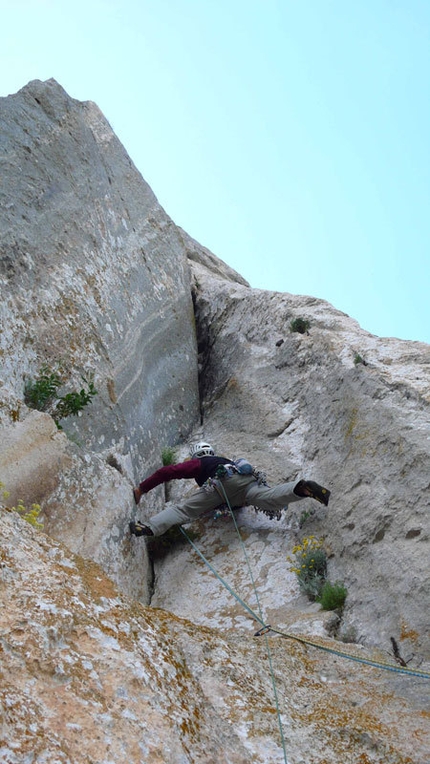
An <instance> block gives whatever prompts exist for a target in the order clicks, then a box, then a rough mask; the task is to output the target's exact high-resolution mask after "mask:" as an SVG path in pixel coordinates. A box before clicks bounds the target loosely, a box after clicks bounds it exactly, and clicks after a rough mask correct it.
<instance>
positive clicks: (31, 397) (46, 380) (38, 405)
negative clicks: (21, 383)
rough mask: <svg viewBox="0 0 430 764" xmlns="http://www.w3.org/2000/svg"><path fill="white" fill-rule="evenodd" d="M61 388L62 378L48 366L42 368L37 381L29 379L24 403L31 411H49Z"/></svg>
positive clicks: (25, 389)
mask: <svg viewBox="0 0 430 764" xmlns="http://www.w3.org/2000/svg"><path fill="white" fill-rule="evenodd" d="M60 386H61V377H60V375H59V374H58V372H56V371H52V370H50V369H49V368H48V366H42V368H41V369H40V371H39V374H38V376H37V377H36V379H29V380H27V382H26V383H25V387H24V401H25V402H26V404H27V406H28V407H29V408H31V409H37V411H47V410H48V409H49V407H50V406H51V405H52V403H53V401H54V399H55V398H56V395H57V390H58V388H59V387H60Z"/></svg>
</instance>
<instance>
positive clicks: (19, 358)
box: [0, 80, 198, 471]
mask: <svg viewBox="0 0 430 764" xmlns="http://www.w3.org/2000/svg"><path fill="white" fill-rule="evenodd" d="M0 130H1V152H2V187H1V190H0V209H1V221H0V266H1V271H0V276H1V279H2V280H1V288H2V335H1V343H2V345H1V347H2V366H3V369H2V372H3V373H2V383H3V385H2V390H1V403H2V407H1V415H2V419H3V421H6V422H7V421H8V420H9V419H10V417H11V416H12V415H14V416H15V417H16V416H17V415H18V414H19V408H20V407H21V406H22V393H23V384H24V383H23V378H24V376H25V375H29V376H33V377H34V376H35V375H36V374H37V373H38V371H39V368H40V366H41V365H42V363H45V364H47V365H48V366H49V367H52V366H54V365H55V364H57V363H58V362H61V363H62V365H63V367H64V368H65V369H66V372H67V376H69V377H70V380H71V382H72V383H74V385H75V387H78V388H79V386H82V381H81V374H85V375H91V374H93V375H94V379H95V385H96V387H97V389H98V391H99V394H98V396H97V397H96V398H95V399H94V402H93V404H92V406H91V409H89V410H88V413H85V414H84V416H83V417H82V419H81V421H80V423H79V428H74V427H73V425H70V424H69V422H68V421H67V422H66V423H64V426H65V429H66V431H68V430H70V429H72V430H73V429H74V430H75V431H77V432H79V439H80V440H81V441H83V442H84V445H85V447H86V448H87V449H88V448H91V450H93V451H95V450H96V451H97V450H105V449H106V448H108V447H111V446H112V444H116V443H118V442H119V441H120V440H121V438H124V433H127V442H126V443H125V444H124V449H125V452H126V453H129V454H131V457H132V460H133V464H134V466H135V468H136V469H137V470H138V471H140V470H141V469H142V466H143V464H145V463H146V462H147V461H148V460H150V459H152V458H153V454H154V453H158V452H159V451H160V444H161V445H168V444H170V443H172V442H176V440H178V439H180V438H181V437H184V436H185V435H186V434H187V432H188V430H189V429H190V425H191V424H192V423H194V421H195V419H196V417H197V415H198V391H197V367H196V353H195V331H194V318H193V310H192V301H191V295H190V287H189V271H188V267H187V260H186V253H185V247H184V243H183V240H182V234H181V232H180V230H179V229H177V228H176V226H175V225H174V224H173V223H172V221H171V220H170V218H169V217H168V216H167V215H166V213H165V212H164V210H163V209H162V208H161V207H160V205H159V204H158V202H157V200H156V198H155V196H154V194H153V193H152V191H151V189H150V188H149V186H148V185H147V184H146V183H145V181H144V180H143V179H142V177H141V175H140V174H139V173H138V171H137V170H136V168H135V167H134V165H133V163H132V162H131V160H130V158H129V157H128V155H127V153H126V152H125V150H124V149H123V147H122V146H121V144H120V142H119V141H118V139H117V138H116V136H115V135H114V133H113V132H112V129H111V127H110V125H109V124H108V122H107V121H106V119H105V118H104V117H103V115H102V114H101V112H100V111H99V109H98V108H97V106H95V104H93V103H91V102H88V103H80V102H78V101H75V100H73V99H72V98H70V97H69V96H68V95H67V93H65V91H64V90H63V89H62V88H61V87H60V86H59V85H58V84H57V83H56V82H55V81H54V80H49V81H48V82H43V83H42V82H39V81H34V82H31V83H30V84H29V85H27V86H26V87H25V88H23V89H22V90H20V91H19V93H17V94H16V95H12V96H9V97H8V98H3V99H1V101H0ZM17 412H18V414H17ZM154 422H157V427H156V428H154Z"/></svg>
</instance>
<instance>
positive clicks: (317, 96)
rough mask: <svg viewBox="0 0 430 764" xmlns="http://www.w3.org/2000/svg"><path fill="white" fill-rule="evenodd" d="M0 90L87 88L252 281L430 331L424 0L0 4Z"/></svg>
mask: <svg viewBox="0 0 430 764" xmlns="http://www.w3.org/2000/svg"><path fill="white" fill-rule="evenodd" d="M0 18H1V26H2V33H1V45H0V96H7V95H9V94H10V93H15V92H16V91H17V90H19V89H20V88H21V87H23V86H24V85H26V84H27V83H28V82H29V81H30V80H33V79H40V80H46V79H49V78H51V77H53V78H54V79H56V80H57V81H58V82H59V84H60V85H62V86H63V87H64V88H65V90H66V91H67V92H68V93H69V95H70V96H72V97H73V98H76V99H78V100H91V101H94V102H95V103H96V104H97V105H98V106H99V107H100V109H101V110H102V111H103V113H104V115H105V117H106V118H107V119H108V120H109V122H110V124H111V125H112V128H113V129H114V131H115V132H116V134H117V135H118V137H119V139H120V140H121V142H122V143H123V145H124V146H125V148H126V150H127V152H128V153H129V155H130V157H131V159H132V160H133V162H134V163H135V164H136V166H137V168H138V169H139V171H140V172H141V174H142V175H143V177H144V178H145V180H146V181H147V182H148V183H149V185H150V186H151V188H152V190H153V191H154V193H155V195H156V196H157V198H158V200H159V201H160V203H161V204H162V206H163V207H164V208H165V210H166V212H167V213H168V214H169V215H170V216H171V217H172V219H173V220H174V222H175V223H177V224H178V225H180V226H181V227H182V228H184V229H185V230H186V231H187V232H188V233H189V234H190V235H191V236H193V237H194V238H195V239H197V240H198V241H199V242H200V243H201V244H203V245H204V246H206V247H208V248H209V249H210V250H211V251H212V252H214V254H216V255H217V256H218V257H220V258H222V259H223V260H224V261H225V262H226V263H228V264H229V265H230V266H232V267H233V268H235V269H236V270H237V271H239V273H241V274H242V276H244V277H245V278H246V279H247V280H248V281H249V282H250V284H251V286H253V287H258V288H263V289H270V290H276V291H281V292H291V293H293V294H307V295H313V296H316V297H321V298H323V299H325V300H328V301H329V302H330V303H332V305H334V306H335V307H336V308H338V309H339V310H342V311H344V312H345V313H347V314H348V315H350V316H352V317H353V318H355V319H356V320H357V321H358V322H359V323H360V325H361V326H362V327H363V329H366V330H367V331H370V332H371V333H372V334H376V335H378V336H381V337H382V336H393V337H400V338H402V339H408V340H421V341H424V342H428V343H430V297H429V296H430V208H429V199H430V0H86V2H83V1H82V0H74V2H66V1H64V2H63V0H13V2H12V0H0Z"/></svg>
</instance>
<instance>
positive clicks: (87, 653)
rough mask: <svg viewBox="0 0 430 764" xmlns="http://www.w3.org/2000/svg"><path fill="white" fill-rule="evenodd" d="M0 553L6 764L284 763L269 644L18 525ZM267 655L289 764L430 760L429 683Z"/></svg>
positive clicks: (285, 648) (309, 657)
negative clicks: (169, 607) (177, 607)
mask: <svg viewBox="0 0 430 764" xmlns="http://www.w3.org/2000/svg"><path fill="white" fill-rule="evenodd" d="M0 546H1V567H0V582H1V592H2V597H3V599H4V602H7V604H8V606H7V607H2V608H1V611H0V623H1V634H2V638H1V657H2V661H1V664H2V677H1V679H2V681H1V685H0V700H1V707H2V712H3V716H2V739H1V742H0V752H1V760H2V761H3V762H5V764H21V763H22V762H26V761H40V762H41V761H43V762H45V763H46V764H54V762H55V763H57V762H76V764H77V762H79V763H80V762H88V764H89V762H95V761H97V762H113V761H115V762H120V761H129V762H148V763H149V762H151V763H152V762H154V763H155V762H159V763H160V764H162V763H163V762H166V764H167V762H169V764H171V762H177V763H178V764H179V762H195V763H196V764H197V762H198V763H199V764H200V763H201V762H202V763H204V764H219V762H223V764H224V763H225V764H242V762H243V764H245V762H249V761H252V762H255V764H267V763H268V762H270V764H281V763H282V762H283V761H284V760H285V759H284V756H283V752H282V744H281V736H280V730H279V726H278V717H277V713H276V707H275V702H274V695H273V687H272V684H271V677H270V672H269V670H268V664H267V654H266V646H265V641H264V638H263V639H262V640H259V639H254V640H253V639H252V638H249V636H247V637H243V636H240V634H237V632H231V631H219V630H217V629H205V628H203V627H196V626H195V625H194V624H192V623H190V622H189V621H186V620H183V619H179V618H174V617H172V616H171V615H169V614H168V613H166V612H164V611H162V610H154V609H152V608H150V609H148V608H144V607H142V606H141V605H139V604H137V603H136V602H135V601H133V600H130V599H127V598H125V597H124V596H122V595H121V594H120V593H119V592H118V591H117V590H116V589H115V587H114V586H113V584H112V583H111V582H110V581H109V580H108V579H107V578H106V577H105V575H104V573H103V571H102V570H101V569H100V568H98V567H97V566H96V565H95V564H93V563H90V562H87V561H84V560H83V559H82V558H79V557H73V556H72V555H71V554H70V553H69V552H68V550H67V549H66V548H65V547H64V546H63V545H60V544H59V543H56V542H53V541H52V540H50V539H49V538H48V537H47V536H45V535H44V534H42V533H40V532H37V531H34V530H33V529H32V528H31V527H30V526H29V525H28V523H25V521H23V520H21V519H20V518H18V516H17V515H16V514H15V513H12V514H8V513H2V514H0ZM270 642H271V654H272V660H273V664H274V666H275V681H276V684H277V691H278V703H279V709H280V713H281V719H282V725H283V734H284V737H285V748H286V753H287V757H288V762H290V763H291V764H309V762H312V764H325V763H326V762H342V763H343V764H344V763H345V764H357V762H358V761H362V762H369V763H370V762H371V763H372V764H376V763H377V764H425V763H426V762H427V761H428V760H429V757H430V738H429V734H428V711H427V712H426V711H425V706H424V703H425V697H424V691H425V686H424V685H425V681H426V680H416V679H415V680H413V679H412V678H411V677H402V676H400V675H393V674H389V673H384V672H381V671H378V670H376V669H374V668H370V667H368V666H364V665H358V664H355V663H351V662H348V661H345V660H344V659H338V658H336V657H334V656H331V655H326V654H324V653H320V652H317V651H315V650H313V651H306V650H305V649H304V648H303V647H302V646H300V645H298V644H296V643H293V642H291V641H287V640H282V639H275V638H272V639H271V640H270ZM325 644H326V646H330V641H329V640H327V641H326V642H325ZM331 644H333V643H331ZM411 683H413V685H412V684H411ZM370 690H371V691H370Z"/></svg>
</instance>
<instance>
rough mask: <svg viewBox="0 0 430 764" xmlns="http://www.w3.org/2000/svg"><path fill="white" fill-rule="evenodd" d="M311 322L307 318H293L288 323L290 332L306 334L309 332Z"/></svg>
mask: <svg viewBox="0 0 430 764" xmlns="http://www.w3.org/2000/svg"><path fill="white" fill-rule="evenodd" d="M310 326H311V322H310V321H308V320H307V318H293V320H292V321H291V322H290V331H291V332H298V333H299V334H306V332H308V331H309V329H310Z"/></svg>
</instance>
